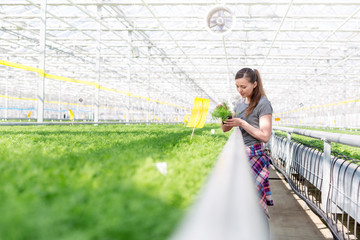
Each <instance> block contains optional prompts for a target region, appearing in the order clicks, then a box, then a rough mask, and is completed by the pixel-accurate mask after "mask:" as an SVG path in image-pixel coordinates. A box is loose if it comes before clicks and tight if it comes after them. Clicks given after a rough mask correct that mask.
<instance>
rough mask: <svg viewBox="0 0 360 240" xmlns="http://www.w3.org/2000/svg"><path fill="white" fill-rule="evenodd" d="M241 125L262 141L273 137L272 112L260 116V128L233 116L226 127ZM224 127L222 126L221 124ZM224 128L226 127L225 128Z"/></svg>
mask: <svg viewBox="0 0 360 240" xmlns="http://www.w3.org/2000/svg"><path fill="white" fill-rule="evenodd" d="M237 126H240V127H241V128H243V129H244V130H245V131H246V132H248V133H249V134H250V135H251V136H253V137H254V138H256V139H258V140H260V141H261V142H265V143H266V142H268V141H269V140H270V137H271V129H272V123H271V114H265V115H263V116H261V117H260V119H259V128H255V127H253V126H251V125H250V124H249V123H248V122H246V121H245V120H242V119H240V118H233V119H228V120H227V121H226V122H225V124H224V127H226V128H227V127H231V128H233V127H237ZM221 127H222V126H221ZM223 130H224V129H223Z"/></svg>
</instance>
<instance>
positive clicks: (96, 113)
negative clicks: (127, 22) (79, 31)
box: [94, 5, 101, 123]
mask: <svg viewBox="0 0 360 240" xmlns="http://www.w3.org/2000/svg"><path fill="white" fill-rule="evenodd" d="M97 19H98V20H101V5H98V6H97ZM97 27H98V29H97V43H96V82H97V86H96V87H95V99H94V101H95V102H94V105H95V109H94V110H95V111H94V122H96V123H97V122H99V93H100V82H101V78H100V71H101V25H100V23H98V26H97Z"/></svg>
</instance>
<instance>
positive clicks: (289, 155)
mask: <svg viewBox="0 0 360 240" xmlns="http://www.w3.org/2000/svg"><path fill="white" fill-rule="evenodd" d="M290 144H291V133H289V132H287V144H286V173H287V174H289V175H290V166H291V162H292V159H291V157H292V156H291V152H290V150H291V148H290Z"/></svg>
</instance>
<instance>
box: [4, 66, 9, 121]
mask: <svg viewBox="0 0 360 240" xmlns="http://www.w3.org/2000/svg"><path fill="white" fill-rule="evenodd" d="M7 60H8V59H7ZM9 68H10V67H6V77H5V78H6V85H5V119H6V120H8V110H9V79H10V72H9Z"/></svg>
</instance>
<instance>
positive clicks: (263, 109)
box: [258, 98, 273, 118]
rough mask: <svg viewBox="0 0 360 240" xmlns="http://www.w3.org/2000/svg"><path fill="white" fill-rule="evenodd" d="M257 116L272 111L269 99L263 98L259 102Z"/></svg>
mask: <svg viewBox="0 0 360 240" xmlns="http://www.w3.org/2000/svg"><path fill="white" fill-rule="evenodd" d="M258 113H259V118H260V117H262V116H264V115H266V114H271V115H272V113H273V109H272V106H271V103H270V101H269V100H268V99H267V98H264V99H263V101H261V102H259V112H258Z"/></svg>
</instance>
